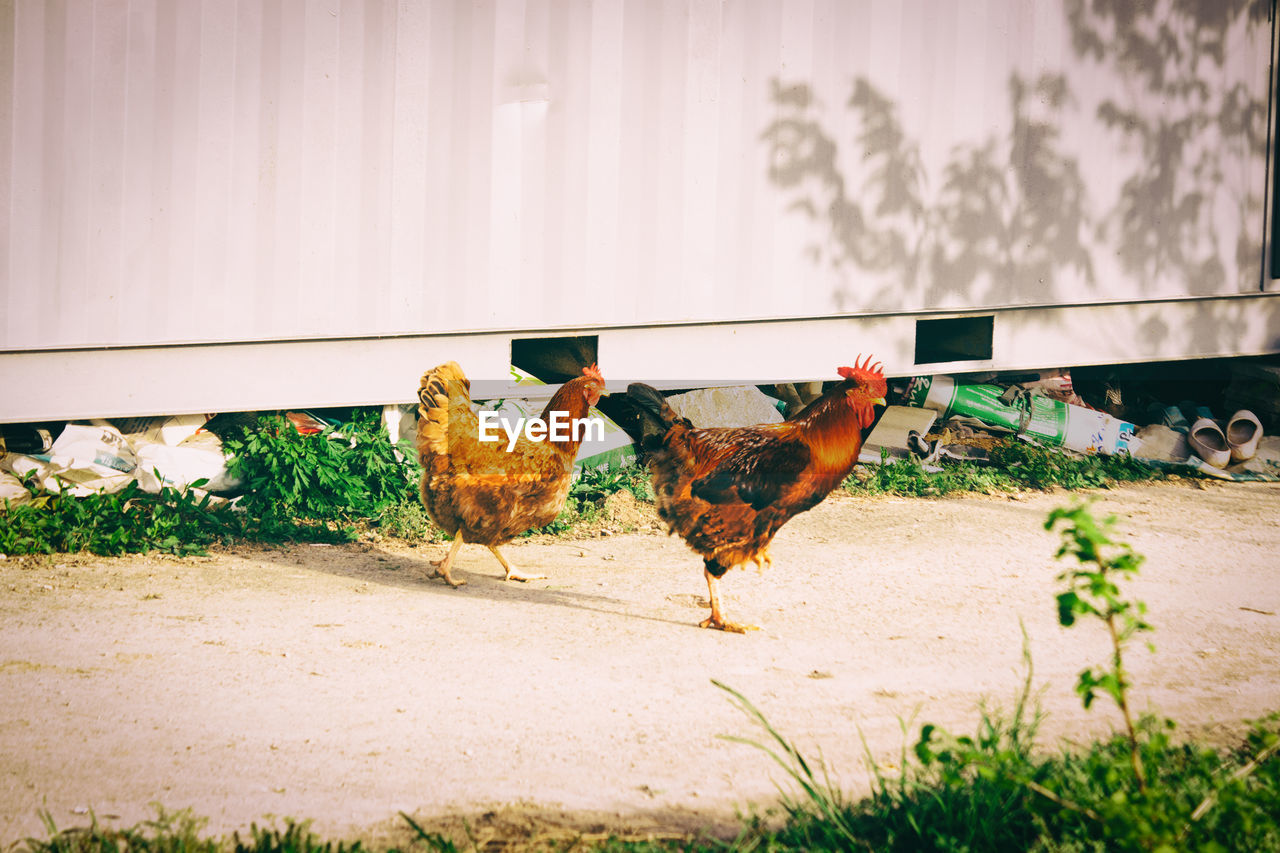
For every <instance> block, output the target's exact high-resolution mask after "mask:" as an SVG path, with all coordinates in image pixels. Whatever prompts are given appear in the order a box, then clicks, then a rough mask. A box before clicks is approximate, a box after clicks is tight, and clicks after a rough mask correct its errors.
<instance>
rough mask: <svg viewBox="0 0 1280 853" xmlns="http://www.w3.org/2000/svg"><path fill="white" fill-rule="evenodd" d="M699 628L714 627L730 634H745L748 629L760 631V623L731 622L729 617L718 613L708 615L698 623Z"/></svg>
mask: <svg viewBox="0 0 1280 853" xmlns="http://www.w3.org/2000/svg"><path fill="white" fill-rule="evenodd" d="M698 627H699V628H713V629H715V630H717V631H725V632H727V633H729V634H745V633H747V632H748V631H759V630H760V626H759V625H739V624H738V623H737V622H730V621H729V620H727V619H724V618H721V617H719V616H716V615H714V614H713V615H711V616H708V617H707V618H706V619H703V620H702V621H701V622H699V623H698Z"/></svg>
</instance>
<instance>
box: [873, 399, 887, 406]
mask: <svg viewBox="0 0 1280 853" xmlns="http://www.w3.org/2000/svg"><path fill="white" fill-rule="evenodd" d="M871 402H872V403H873V404H874V405H877V406H885V407H888V405H889V404H888V403H886V402H885V401H884V397H876V398H875V399H874V400H872V401H871Z"/></svg>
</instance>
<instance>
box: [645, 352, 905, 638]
mask: <svg viewBox="0 0 1280 853" xmlns="http://www.w3.org/2000/svg"><path fill="white" fill-rule="evenodd" d="M870 362H871V359H870V357H868V358H867V360H866V361H864V362H863V363H862V364H857V363H856V362H855V365H856V366H854V367H841V368H839V371H838V372H839V374H840V376H841V377H842V379H843V381H841V382H840V383H839V384H838V385H836V386H834V387H833V388H831V389H830V390H829V391H827V392H826V393H825V394H823V395H822V396H821V397H819V398H818V399H817V400H814V401H813V402H812V403H810V404H809V405H808V406H807V407H805V409H804V410H803V411H802V412H800V413H799V414H798V415H797V416H796V417H795V418H794V419H792V420H790V421H786V422H784V423H778V424H762V425H760V426H749V427H737V428H716V429H697V428H695V427H694V426H693V424H691V423H690V422H689V421H688V420H687V419H685V418H682V417H680V416H679V415H677V414H676V413H675V411H674V410H673V409H672V408H671V406H669V405H668V404H667V402H666V400H665V399H663V397H662V395H661V394H659V393H658V392H657V391H656V390H655V389H653V388H651V387H649V386H648V385H644V384H642V383H638V382H637V383H633V384H631V385H630V386H628V387H627V394H628V396H630V397H631V398H632V399H634V400H635V401H636V402H637V403H638V404H639V405H640V407H641V409H642V410H643V416H644V418H645V420H646V421H647V423H646V424H645V429H646V433H647V436H648V437H647V438H645V440H644V445H645V449H646V450H647V451H648V454H649V472H650V473H651V474H652V476H653V492H654V496H655V500H656V502H657V505H658V514H659V515H660V516H661V517H662V519H663V520H664V521H665V522H666V523H667V526H668V527H669V528H670V529H671V532H672V533H679V534H680V536H681V538H683V539H684V541H685V542H687V543H688V544H689V547H690V548H692V549H693V550H694V551H696V552H697V553H698V554H700V555H701V556H702V559H703V563H704V564H705V568H704V574H705V575H706V578H707V589H708V591H709V592H710V596H711V615H710V616H709V617H708V618H707V619H704V620H703V621H702V623H701V627H703V628H719V629H720V630H722V631H734V632H737V633H742V632H743V631H745V630H747V629H749V628H754V627H755V626H752V625H738V624H735V623H733V622H729V621H726V620H725V618H724V614H723V612H722V611H721V609H720V589H719V578H720V577H721V576H722V575H724V573H725V572H726V571H728V570H729V569H731V568H733V567H734V566H740V565H742V564H744V563H746V562H748V561H750V562H754V563H755V564H756V565H757V566H762V567H763V566H765V565H768V564H769V562H770V560H769V552H768V547H769V542H770V541H771V540H772V539H773V535H774V534H775V533H777V532H778V528H780V527H782V525H783V524H785V523H786V522H787V520H788V519H790V518H791V517H792V516H793V515H796V514H797V513H801V512H804V511H805V510H807V509H811V508H813V507H814V506H817V505H818V504H819V503H820V502H821V501H822V499H823V498H824V497H826V496H827V493H828V492H830V491H831V490H832V489H833V488H835V487H836V486H837V485H839V484H840V483H841V481H843V480H844V478H845V477H846V476H848V474H849V471H850V470H852V468H853V465H854V463H855V462H856V461H857V459H858V451H859V449H861V447H862V432H863V430H865V429H866V428H867V427H869V426H871V424H872V422H873V421H874V420H875V408H874V407H875V406H876V405H877V404H878V405H884V395H885V393H886V390H887V388H886V385H885V379H884V374H883V373H882V372H881V370H880V365H879V364H876V365H874V366H873V365H871V363H870Z"/></svg>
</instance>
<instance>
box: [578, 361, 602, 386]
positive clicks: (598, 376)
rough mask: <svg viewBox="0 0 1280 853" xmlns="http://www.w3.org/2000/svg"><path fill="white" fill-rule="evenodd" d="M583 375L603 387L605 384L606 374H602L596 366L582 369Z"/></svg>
mask: <svg viewBox="0 0 1280 853" xmlns="http://www.w3.org/2000/svg"><path fill="white" fill-rule="evenodd" d="M582 375H583V376H585V377H587V378H588V379H594V380H595V381H597V382H599V383H600V384H602V385H603V384H604V374H602V373H601V372H600V368H599V367H596V366H595V365H594V364H593V365H591V366H590V367H584V368H582Z"/></svg>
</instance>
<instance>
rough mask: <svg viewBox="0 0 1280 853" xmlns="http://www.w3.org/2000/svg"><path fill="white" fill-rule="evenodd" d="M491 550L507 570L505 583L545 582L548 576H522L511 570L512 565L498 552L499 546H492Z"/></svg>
mask: <svg viewBox="0 0 1280 853" xmlns="http://www.w3.org/2000/svg"><path fill="white" fill-rule="evenodd" d="M489 550H490V551H492V552H493V556H495V557H497V558H498V562H499V563H502V568H504V569H506V570H507V576H506V577H505V578H503V580H504V581H540V580H545V579H546V577H547V576H546V575H522V574H520V572H517V571H516V570H515V569H513V568H511V564H510V563H508V562H507V558H506V557H504V556H502V552H501V551H499V550H498V546H497V545H490V546H489Z"/></svg>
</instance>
